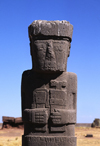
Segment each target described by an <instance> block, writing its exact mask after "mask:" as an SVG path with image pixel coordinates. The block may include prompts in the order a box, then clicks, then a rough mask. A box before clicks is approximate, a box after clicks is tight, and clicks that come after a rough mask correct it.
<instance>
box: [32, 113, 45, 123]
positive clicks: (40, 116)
mask: <svg viewBox="0 0 100 146" xmlns="http://www.w3.org/2000/svg"><path fill="white" fill-rule="evenodd" d="M46 116H47V115H46V113H45V112H43V111H38V112H35V115H34V123H36V124H46Z"/></svg>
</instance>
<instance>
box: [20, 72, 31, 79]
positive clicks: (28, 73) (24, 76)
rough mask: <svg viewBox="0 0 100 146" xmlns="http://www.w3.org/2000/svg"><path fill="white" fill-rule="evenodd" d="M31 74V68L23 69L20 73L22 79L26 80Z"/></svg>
mask: <svg viewBox="0 0 100 146" xmlns="http://www.w3.org/2000/svg"><path fill="white" fill-rule="evenodd" d="M31 74H32V70H25V71H24V72H23V74H22V80H26V79H27V78H29V77H30V76H31Z"/></svg>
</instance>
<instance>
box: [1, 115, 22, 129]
mask: <svg viewBox="0 0 100 146" xmlns="http://www.w3.org/2000/svg"><path fill="white" fill-rule="evenodd" d="M2 121H3V125H2V128H12V127H13V128H14V127H16V128H23V127H24V125H23V121H22V118H21V117H18V118H14V117H6V116H3V117H2Z"/></svg>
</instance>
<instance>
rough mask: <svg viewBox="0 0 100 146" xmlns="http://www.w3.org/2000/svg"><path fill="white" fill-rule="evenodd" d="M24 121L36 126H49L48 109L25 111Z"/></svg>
mask: <svg viewBox="0 0 100 146" xmlns="http://www.w3.org/2000/svg"><path fill="white" fill-rule="evenodd" d="M23 121H25V122H32V123H35V124H47V122H48V110H47V109H46V108H35V109H25V110H24V112H23Z"/></svg>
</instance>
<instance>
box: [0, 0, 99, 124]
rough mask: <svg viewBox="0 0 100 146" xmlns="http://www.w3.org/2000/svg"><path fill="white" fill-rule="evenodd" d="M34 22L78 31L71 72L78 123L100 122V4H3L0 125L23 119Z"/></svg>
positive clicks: (17, 0) (37, 0)
mask: <svg viewBox="0 0 100 146" xmlns="http://www.w3.org/2000/svg"><path fill="white" fill-rule="evenodd" d="M34 20H67V21H69V22H70V23H71V24H72V25H73V26H74V31H73V38H72V43H71V52H70V57H69V58H68V67H67V71H69V72H74V73H76V74H77V77H78V94H77V122H78V123H79V122H81V123H90V122H92V121H93V120H94V118H100V94H99V91H100V0H83V1H82V0H9V1H8V0H0V122H2V116H12V117H20V116H21V95H20V92H21V89H20V87H21V74H22V72H23V71H24V70H27V69H31V67H32V63H31V56H30V47H29V38H28V26H29V25H30V24H31V23H32V22H33V21H34Z"/></svg>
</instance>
